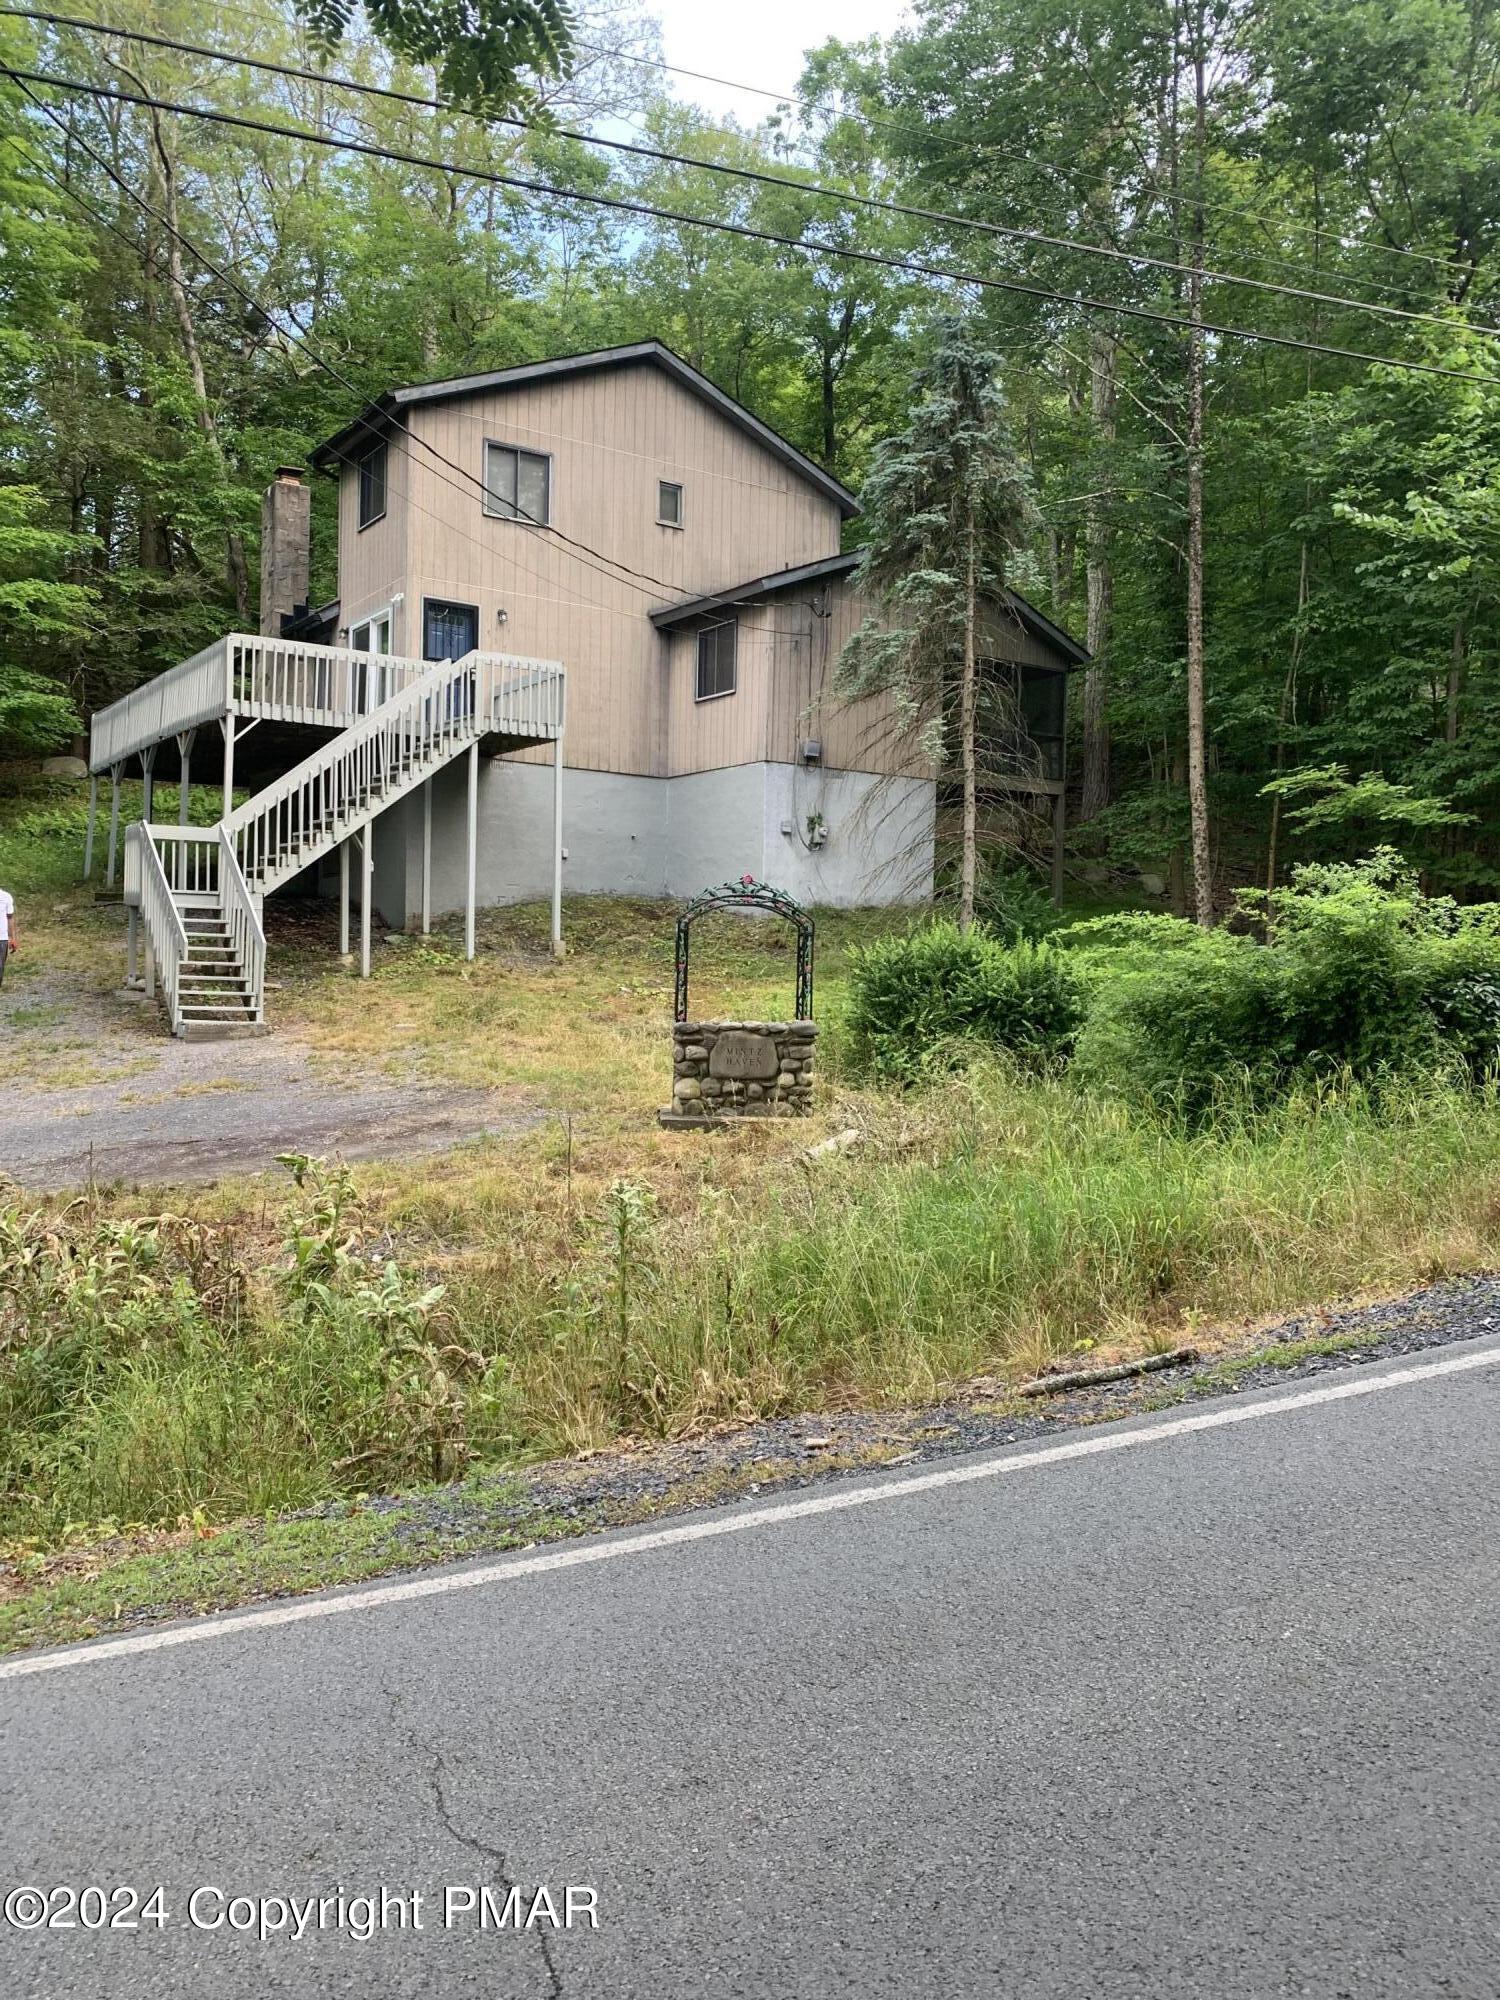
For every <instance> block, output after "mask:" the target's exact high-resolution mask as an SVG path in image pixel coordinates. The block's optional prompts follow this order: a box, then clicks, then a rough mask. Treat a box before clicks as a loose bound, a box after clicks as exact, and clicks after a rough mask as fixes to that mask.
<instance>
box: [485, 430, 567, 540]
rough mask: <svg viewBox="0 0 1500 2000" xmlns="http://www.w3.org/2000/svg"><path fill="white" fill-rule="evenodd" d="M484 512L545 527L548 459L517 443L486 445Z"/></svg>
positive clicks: (548, 513)
mask: <svg viewBox="0 0 1500 2000" xmlns="http://www.w3.org/2000/svg"><path fill="white" fill-rule="evenodd" d="M484 511H485V513H486V514H489V515H490V516H491V517H492V518H493V519H495V520H497V521H524V522H525V523H526V524H527V525H528V526H534V527H539V528H545V527H546V526H547V524H548V522H549V521H550V520H551V519H552V460H551V459H550V458H549V457H548V456H547V454H546V453H545V452H541V451H522V450H521V449H520V448H519V446H517V445H511V444H486V446H485V448H484Z"/></svg>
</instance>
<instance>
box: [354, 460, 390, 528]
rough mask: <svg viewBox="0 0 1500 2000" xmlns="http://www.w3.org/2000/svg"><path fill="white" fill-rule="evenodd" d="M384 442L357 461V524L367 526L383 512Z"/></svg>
mask: <svg viewBox="0 0 1500 2000" xmlns="http://www.w3.org/2000/svg"><path fill="white" fill-rule="evenodd" d="M385 450H386V448H385V442H384V440H383V439H382V441H381V442H380V443H379V444H378V445H376V446H375V448H374V450H373V451H367V452H366V453H365V455H364V457H363V458H362V459H361V460H360V461H359V525H360V526H361V527H362V528H368V527H369V525H370V523H371V522H372V521H378V520H379V519H380V517H381V515H382V514H384V512H385Z"/></svg>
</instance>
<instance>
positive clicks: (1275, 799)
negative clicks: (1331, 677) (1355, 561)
mask: <svg viewBox="0 0 1500 2000" xmlns="http://www.w3.org/2000/svg"><path fill="white" fill-rule="evenodd" d="M1306 610H1307V538H1306V536H1304V537H1303V539H1302V554H1301V557H1300V559H1299V561H1298V564H1297V629H1296V631H1295V632H1294V633H1293V635H1292V657H1291V659H1290V660H1289V661H1288V662H1287V670H1286V679H1285V680H1284V681H1283V682H1282V684H1281V706H1280V708H1279V709H1278V710H1277V712H1276V776H1277V777H1278V778H1279V777H1280V776H1281V774H1282V772H1283V771H1284V770H1285V769H1286V726H1287V723H1288V722H1289V721H1290V720H1291V714H1292V703H1293V702H1294V701H1295V700H1296V698H1297V668H1298V665H1299V663H1300V661H1301V658H1302V620H1303V615H1304V614H1305V612H1306ZM1280 841H1281V794H1280V792H1273V793H1272V794H1271V831H1270V834H1269V837H1268V838H1267V841H1266V897H1267V905H1268V907H1267V909H1266V925H1267V928H1268V929H1269V928H1270V925H1271V922H1272V917H1271V911H1270V908H1269V899H1270V898H1271V897H1272V896H1273V895H1274V894H1275V893H1276V864H1277V860H1278V854H1277V849H1278V847H1279V845H1280Z"/></svg>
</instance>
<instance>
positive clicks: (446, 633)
mask: <svg viewBox="0 0 1500 2000" xmlns="http://www.w3.org/2000/svg"><path fill="white" fill-rule="evenodd" d="M478 644H479V607H478V605H477V604H447V603H445V602H444V601H443V600H442V599H441V598H438V597H425V598H423V600H422V658H423V659H424V660H461V659H462V658H463V657H464V655H465V653H472V652H473V651H474V649H475V647H476V646H477V645H478Z"/></svg>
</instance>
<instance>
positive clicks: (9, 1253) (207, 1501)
mask: <svg viewBox="0 0 1500 2000" xmlns="http://www.w3.org/2000/svg"><path fill="white" fill-rule="evenodd" d="M287 1164H288V1165H289V1166H290V1168H291V1171H292V1173H293V1176H294V1178H295V1180H296V1182H297V1186H298V1189H299V1191H300V1193H301V1195H302V1197H303V1199H302V1200H301V1201H300V1202H299V1203H297V1204H295V1205H294V1207H293V1209H292V1212H291V1214H290V1216H289V1217H288V1222H287V1232H286V1239H285V1246H284V1248H285V1255H284V1259H283V1263H282V1266H281V1268H280V1270H279V1271H277V1272H276V1273H275V1274H274V1275H273V1276H271V1277H270V1278H269V1279H268V1278H266V1277H265V1276H258V1275H257V1274H256V1273H255V1272H254V1271H253V1270H252V1269H251V1268H250V1267H249V1265H248V1263H247V1261H246V1258H245V1257H244V1255H243V1254H242V1252H241V1250H240V1247H239V1246H238V1245H237V1243H236V1240H235V1237H234V1234H233V1232H232V1231H230V1230H227V1229H216V1228H214V1227H212V1226H211V1225H208V1224H204V1223H197V1222H188V1221H184V1220H182V1219H180V1218H177V1217H173V1216H170V1215H158V1216H144V1217H139V1218H133V1219H125V1220H121V1219H117V1218H113V1217H107V1216H106V1217H101V1216H99V1215H97V1214H95V1213H94V1212H93V1211H92V1210H91V1209H90V1207H89V1205H88V1204H87V1203H86V1202H83V1201H79V1202H75V1203H73V1204H72V1205H71V1206H70V1207H68V1208H67V1209H65V1210H63V1211H62V1213H61V1214H59V1215H50V1214H48V1213H46V1212H45V1211H41V1210H31V1211H28V1210H23V1209H20V1208H17V1207H10V1208H0V1534H15V1535H29V1534H37V1533H49V1532H52V1533H55V1532H58V1531H60V1530H61V1529H62V1528H63V1527H64V1526H65V1525H66V1523H68V1522H70V1521H79V1522H83V1521H99V1520H103V1519H108V1520H114V1521H143V1522H148V1523H156V1522H163V1521H165V1522H170V1521H172V1520H174V1519H176V1518H177V1517H178V1516H190V1515H191V1514H192V1513H193V1512H194V1510H196V1509H203V1508H206V1509H209V1510H210V1511H214V1512H219V1513H222V1512H223V1511H226V1510H229V1511H235V1512H240V1513H257V1512H261V1511H264V1510H265V1509H266V1508H269V1507H281V1506H295V1505H298V1504H300V1503H301V1502H303V1501H305V1500H308V1499H311V1498H319V1497H322V1496H324V1495H325V1494H327V1493H329V1492H332V1491H340V1490H342V1491H353V1490H358V1489H359V1487H360V1486H362V1485H366V1484H369V1483H371V1482H372V1481H384V1482H386V1483H392V1482H396V1481H399V1480H402V1479H410V1478H413V1477H417V1478H424V1477H425V1478H442V1477H445V1476H448V1475H449V1474H451V1473H452V1471H453V1470H454V1469H455V1468H457V1467H459V1466H461V1465H462V1464H463V1463H464V1461H465V1459H466V1458H467V1456H468V1454H469V1450H470V1448H471V1446H470V1439H471V1432H473V1431H476V1430H477V1431H478V1432H479V1433H481V1434H482V1433H483V1430H484V1427H485V1424H486V1423H487V1421H488V1420H489V1415H490V1412H491V1409H492V1407H493V1404H494V1401H495V1398H496V1395H497V1393H498V1391H499V1388H500V1386H501V1382H502V1378H503V1373H504V1367H503V1361H501V1360H500V1359H499V1357H495V1356H489V1355H485V1354H480V1353H476V1352H474V1351H472V1350H471V1349H469V1348H467V1347H465V1346H463V1345H461V1344H459V1343H457V1342H456V1341H455V1340H453V1339H450V1338H445V1336H444V1332H443V1330H442V1329H443V1324H444V1322H443V1315H442V1305H443V1299H444V1290H443V1287H442V1286H441V1285H425V1284H423V1283H422V1282H421V1281H420V1280H419V1279H418V1278H416V1277H415V1276H414V1274H412V1273H410V1272H408V1271H406V1270H404V1269H403V1268H402V1267H401V1266H400V1265H399V1264H397V1263H396V1262H395V1261H394V1260H391V1259H385V1260H377V1259H372V1258H370V1257H369V1256H368V1255H367V1254H366V1252H365V1241H364V1231H363V1230H362V1228H361V1226H360V1224H359V1221H358V1218H357V1215H356V1213H355V1206H354V1189H353V1184H352V1182H351V1181H350V1179H349V1176H348V1173H347V1170H345V1169H343V1168H331V1169H330V1168H325V1167H323V1166H322V1165H321V1164H320V1163H318V1162H316V1161H310V1160H307V1159H305V1158H302V1157H301V1156H289V1158H288V1162H287Z"/></svg>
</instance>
